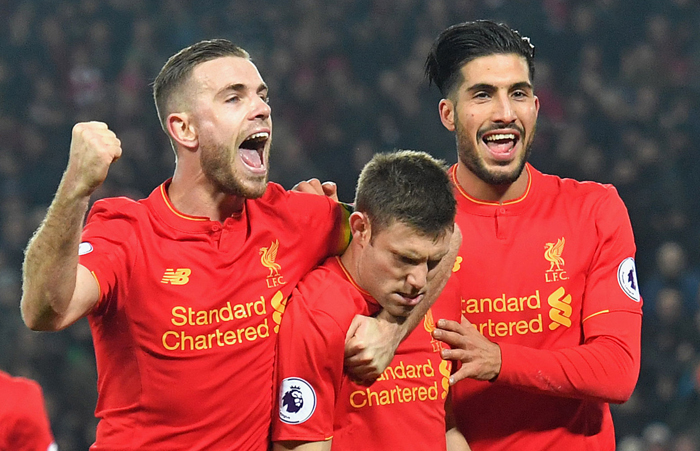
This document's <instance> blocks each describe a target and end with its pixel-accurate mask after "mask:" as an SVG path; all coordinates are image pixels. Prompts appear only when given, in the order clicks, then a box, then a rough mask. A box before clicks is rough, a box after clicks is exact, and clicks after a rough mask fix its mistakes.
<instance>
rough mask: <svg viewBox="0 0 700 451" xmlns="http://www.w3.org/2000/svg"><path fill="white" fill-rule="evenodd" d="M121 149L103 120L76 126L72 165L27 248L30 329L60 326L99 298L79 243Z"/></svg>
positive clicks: (25, 300) (24, 305) (25, 293)
mask: <svg viewBox="0 0 700 451" xmlns="http://www.w3.org/2000/svg"><path fill="white" fill-rule="evenodd" d="M121 151H122V150H121V143H120V141H119V139H117V137H116V135H115V134H114V133H113V132H112V131H111V130H109V128H108V127H107V125H106V124H104V123H101V122H86V123H79V124H76V125H75V127H73V134H72V140H71V146H70V156H69V160H68V167H67V168H66V171H65V172H64V174H63V178H62V179H61V183H60V185H59V187H58V190H57V191H56V195H55V196H54V199H53V201H52V202H51V206H50V207H49V209H48V212H47V214H46V217H45V218H44V220H43V222H42V223H41V225H40V226H39V229H38V230H37V231H36V233H35V234H34V236H33V237H32V239H31V240H30V241H29V244H28V246H27V249H26V252H25V258H24V264H23V267H22V270H23V278H22V301H21V309H22V318H23V320H24V322H25V324H26V325H27V326H28V327H29V328H30V329H33V330H61V329H63V328H65V327H68V326H69V325H71V324H72V323H74V322H75V321H77V320H78V319H80V318H81V317H83V316H85V315H86V314H87V313H88V312H89V311H90V309H92V308H93V307H94V305H95V304H96V303H97V301H98V297H99V286H98V284H97V281H96V280H95V279H94V278H93V277H92V274H90V272H89V271H88V270H87V268H85V267H84V266H81V265H80V264H79V262H78V259H79V255H78V246H79V244H80V235H81V232H82V228H83V221H84V219H85V214H86V212H87V208H88V203H89V200H90V195H91V194H92V193H93V192H94V191H95V190H96V189H97V188H98V187H99V186H100V185H101V184H102V183H103V182H104V180H105V178H106V177H107V171H108V170H109V166H110V165H111V164H112V163H113V162H114V161H116V160H117V159H119V157H120V156H121Z"/></svg>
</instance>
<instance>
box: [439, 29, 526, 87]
mask: <svg viewBox="0 0 700 451" xmlns="http://www.w3.org/2000/svg"><path fill="white" fill-rule="evenodd" d="M510 53H513V54H516V55H519V56H522V57H524V58H525V60H526V61H527V66H528V70H529V75H530V82H531V83H532V82H533V81H534V79H535V46H534V45H532V44H531V43H530V38H527V37H524V36H521V35H520V33H518V32H517V31H516V30H513V29H512V28H510V27H509V26H508V25H506V24H503V23H496V22H492V21H490V20H476V21H473V22H463V23H459V24H456V25H452V26H451V27H449V28H447V29H445V30H444V31H443V32H442V33H440V36H438V38H437V39H436V40H435V42H434V43H433V46H432V48H431V49H430V53H429V54H428V58H427V59H426V61H425V75H426V77H427V78H428V83H429V84H432V83H435V85H436V86H437V87H438V89H439V90H440V93H441V94H442V95H443V96H444V97H449V96H450V95H451V94H453V92H452V91H453V89H454V88H456V87H457V86H459V85H460V84H461V83H462V73H461V69H462V66H464V65H465V64H467V63H468V62H470V61H472V60H474V59H476V58H479V57H482V56H490V55H497V54H510Z"/></svg>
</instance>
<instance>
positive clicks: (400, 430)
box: [333, 282, 461, 451]
mask: <svg viewBox="0 0 700 451" xmlns="http://www.w3.org/2000/svg"><path fill="white" fill-rule="evenodd" d="M460 317H461V313H460V303H459V293H458V290H457V285H456V283H449V282H448V285H447V286H446V287H445V289H444V290H443V292H442V294H441V296H440V298H439V299H438V300H437V301H436V302H435V304H433V306H432V307H431V308H430V310H428V313H427V314H426V315H425V316H424V317H423V320H422V321H421V322H420V323H419V324H418V326H416V328H415V329H414V330H413V332H411V334H410V335H409V336H408V337H406V339H405V340H404V341H403V342H401V344H400V345H399V347H398V348H397V350H396V354H395V355H394V358H393V360H392V361H391V364H389V366H388V367H387V369H386V370H385V371H384V372H383V373H382V375H381V376H380V377H379V379H378V380H377V381H376V382H375V383H373V384H372V385H371V386H369V387H367V386H363V385H358V384H355V383H354V382H352V380H350V379H349V378H347V377H346V378H345V379H344V383H343V386H342V388H341V392H340V396H339V402H338V407H337V409H336V421H335V427H334V429H335V431H334V438H333V450H334V451H335V450H338V451H354V450H358V449H361V450H366V451H384V450H389V449H396V450H399V449H400V450H416V451H434V450H444V449H446V446H447V445H446V443H445V400H446V398H447V395H448V392H449V389H450V383H449V377H450V374H451V371H452V362H451V361H449V360H443V359H442V357H441V356H440V351H441V350H442V349H444V348H446V347H447V346H446V345H445V344H444V343H442V342H441V341H438V340H435V339H434V338H433V337H432V331H433V330H435V323H436V321H437V320H439V319H441V318H442V319H447V320H453V321H459V320H460Z"/></svg>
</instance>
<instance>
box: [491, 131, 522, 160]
mask: <svg viewBox="0 0 700 451" xmlns="http://www.w3.org/2000/svg"><path fill="white" fill-rule="evenodd" d="M520 135H521V134H520V132H519V131H518V130H505V129H499V130H492V131H489V132H486V133H484V134H483V135H482V137H481V141H482V142H483V143H484V144H485V145H486V147H487V148H488V150H489V153H490V154H491V157H492V158H493V159H494V160H498V161H507V160H510V159H512V158H513V156H514V154H515V150H516V145H517V144H518V142H519V141H520Z"/></svg>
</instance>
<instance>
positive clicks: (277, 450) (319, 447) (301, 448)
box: [272, 440, 331, 451]
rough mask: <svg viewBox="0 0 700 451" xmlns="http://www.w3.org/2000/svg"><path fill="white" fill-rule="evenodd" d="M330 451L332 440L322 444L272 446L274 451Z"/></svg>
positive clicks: (280, 443)
mask: <svg viewBox="0 0 700 451" xmlns="http://www.w3.org/2000/svg"><path fill="white" fill-rule="evenodd" d="M330 449H331V440H325V441H322V442H299V441H288V442H275V443H274V444H273V445H272V451H290V450H294V451H330Z"/></svg>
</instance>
